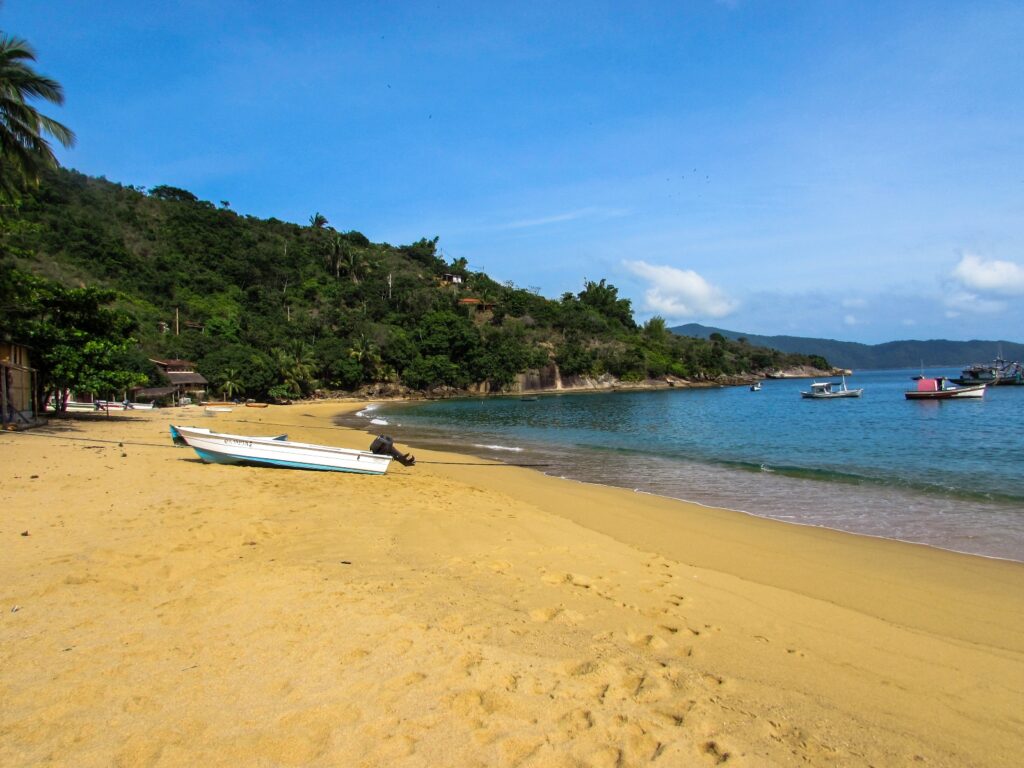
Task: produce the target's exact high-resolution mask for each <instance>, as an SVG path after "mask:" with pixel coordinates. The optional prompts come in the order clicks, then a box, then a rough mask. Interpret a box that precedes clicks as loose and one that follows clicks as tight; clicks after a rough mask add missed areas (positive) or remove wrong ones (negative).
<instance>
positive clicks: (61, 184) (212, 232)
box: [0, 170, 827, 397]
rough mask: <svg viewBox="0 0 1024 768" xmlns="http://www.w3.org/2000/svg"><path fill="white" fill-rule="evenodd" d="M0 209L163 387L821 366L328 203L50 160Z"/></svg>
mask: <svg viewBox="0 0 1024 768" xmlns="http://www.w3.org/2000/svg"><path fill="white" fill-rule="evenodd" d="M3 217H4V230H3V233H2V236H0V246H2V249H3V254H2V255H3V258H5V259H6V261H5V264H4V266H3V269H4V270H6V271H8V272H9V273H12V274H13V270H14V269H15V268H16V269H17V270H19V274H20V273H21V272H31V273H33V274H35V275H37V276H40V277H42V278H45V279H47V280H50V281H54V282H55V283H56V284H58V285H61V286H91V287H95V288H96V289H97V290H103V291H106V290H110V291H115V292H116V295H117V296H118V300H117V302H116V305H115V308H116V309H117V310H119V311H120V312H123V313H124V314H125V315H126V316H127V317H129V318H131V326H130V327H129V326H124V327H123V328H122V327H120V326H118V327H119V332H121V333H123V334H124V338H126V339H127V338H129V334H131V338H133V339H135V341H134V342H133V344H132V347H133V350H134V352H133V354H131V355H129V354H122V355H121V361H122V363H123V364H124V365H126V366H128V369H127V370H129V371H134V372H136V373H140V374H145V375H147V376H150V377H151V381H152V383H154V384H155V383H158V382H157V381H155V380H154V379H153V378H152V377H155V375H156V374H155V372H154V371H153V370H152V367H151V366H150V365H148V364H147V363H146V358H147V357H153V358H184V359H189V360H193V361H195V362H196V363H197V367H198V370H199V371H200V372H201V373H203V374H204V375H205V376H206V377H207V378H208V379H209V380H210V381H211V382H212V383H213V384H214V385H215V387H216V389H217V390H219V391H224V392H226V393H228V394H231V395H235V396H253V397H262V396H268V395H269V396H271V397H298V396H303V395H308V394H310V393H311V392H313V391H314V390H316V389H327V390H355V389H358V388H359V387H361V386H363V385H367V384H372V383H380V382H389V383H391V384H394V385H402V386H405V387H408V388H411V389H414V390H436V389H437V388H439V387H447V388H453V389H457V390H460V389H466V388H474V389H477V390H480V391H497V390H501V389H502V388H506V387H508V386H509V385H510V384H512V383H513V382H514V381H515V378H516V375H517V374H519V373H521V372H523V371H526V370H529V369H542V368H545V367H548V366H551V364H553V363H557V366H558V369H559V372H560V374H561V375H562V376H563V377H567V376H599V375H602V374H611V375H612V376H615V377H617V378H619V379H621V380H626V381H640V380H644V379H648V378H659V377H664V376H666V375H672V376H677V377H680V378H687V379H713V378H715V377H719V376H722V375H736V374H748V373H754V372H760V371H766V370H769V369H773V368H778V367H784V366H792V365H817V366H818V367H825V366H826V365H827V364H826V362H825V361H824V360H822V359H821V358H813V357H805V356H793V355H784V354H782V353H779V352H776V351H773V350H767V349H761V348H757V347H752V346H750V345H749V344H745V343H740V342H733V341H729V340H727V339H725V338H723V337H721V336H719V337H716V338H714V339H712V340H701V339H693V338H683V337H679V336H677V335H674V334H672V333H671V332H670V331H669V330H668V329H667V328H666V326H665V322H664V321H663V320H662V319H661V318H654V319H652V320H650V321H649V322H647V323H646V324H644V325H643V326H642V327H640V326H638V325H637V324H636V322H635V321H634V318H633V313H632V308H631V306H630V302H629V300H628V299H623V298H620V297H619V296H618V291H617V289H616V288H615V287H614V286H613V285H609V284H607V283H606V282H605V281H604V280H600V281H597V282H587V283H586V284H585V285H584V286H583V288H582V290H580V291H579V292H578V293H566V294H565V295H563V296H562V297H561V298H559V299H557V300H551V299H547V298H544V297H541V296H539V295H537V294H535V293H533V292H531V291H528V290H524V289H522V288H518V287H516V286H514V285H512V284H511V283H506V284H500V283H497V282H495V281H494V280H492V279H491V278H489V277H488V276H487V275H485V274H483V273H481V272H473V271H470V270H469V269H468V268H467V264H466V261H465V260H464V259H457V260H454V261H452V262H450V263H449V262H448V261H446V260H445V259H444V258H443V257H442V256H441V254H440V253H439V252H438V248H437V238H433V239H426V238H424V239H421V240H419V241H417V242H415V243H412V244H409V245H401V246H393V245H389V244H386V243H381V244H378V243H371V242H370V241H369V240H368V239H367V238H366V237H365V236H363V235H362V234H360V233H359V232H357V231H354V230H353V231H341V230H337V229H335V228H334V227H332V226H331V225H330V222H328V221H327V220H326V219H325V218H324V217H323V216H321V215H320V214H319V213H314V214H313V215H311V216H310V220H309V224H308V225H303V226H300V225H298V224H292V223H288V222H284V221H278V220H276V219H269V220H261V219H257V218H255V217H251V216H242V215H239V214H237V213H235V212H234V211H232V210H231V208H230V204H229V203H228V202H226V201H223V202H221V203H220V205H214V204H212V203H210V202H206V201H203V200H199V199H197V198H196V197H195V196H194V195H193V194H191V193H189V192H188V191H186V190H182V189H177V188H174V187H168V186H159V187H155V188H153V189H150V190H148V191H146V190H143V189H141V188H137V187H131V186H123V185H120V184H115V183H111V182H108V181H106V180H104V179H95V178H89V177H86V176H84V175H82V174H79V173H76V172H73V171H67V170H53V171H49V172H47V173H45V174H44V175H43V177H42V183H41V184H40V185H39V187H38V188H35V189H31V190H28V191H26V193H25V194H24V196H23V198H22V200H21V201H20V204H19V205H18V206H16V207H8V208H6V209H5V210H4V212H3ZM103 295H104V296H106V297H107V298H109V297H110V296H111V295H113V294H103ZM467 299H469V300H476V303H466V300H467ZM460 301H461V302H462V303H460ZM3 323H4V317H3V316H0V324H3Z"/></svg>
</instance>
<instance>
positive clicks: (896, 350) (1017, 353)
mask: <svg viewBox="0 0 1024 768" xmlns="http://www.w3.org/2000/svg"><path fill="white" fill-rule="evenodd" d="M671 330H672V331H673V332H674V333H679V334H683V335H685V336H696V337H698V338H703V339H707V338H710V337H711V335H712V334H716V333H717V334H718V335H720V336H723V337H725V338H729V339H740V338H743V339H746V340H747V341H748V342H749V343H750V344H753V345H755V346H758V347H770V348H772V349H779V350H782V351H783V352H792V353H795V354H811V353H814V354H819V355H824V356H825V357H827V358H828V359H829V362H831V363H832V364H833V365H838V366H840V367H841V368H853V369H856V370H862V369H875V370H884V369H888V368H918V367H920V366H921V365H922V364H923V365H925V366H951V367H960V366H965V365H968V364H970V363H977V362H987V361H989V360H992V359H994V358H996V357H998V356H1001V357H1005V358H1007V359H1008V360H1024V344H1019V343H1015V342H1012V341H980V340H974V341H947V340H945V339H931V340H928V341H915V340H903V341H887V342H886V343H884V344H859V343H857V342H853V341H836V340H834V339H813V338H807V337H803V336H756V335H754V334H743V333H738V332H736V331H727V330H724V329H722V328H712V327H709V326H706V325H699V324H697V323H689V324H687V325H680V326H677V327H675V328H672V329H671Z"/></svg>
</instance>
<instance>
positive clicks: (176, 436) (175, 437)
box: [170, 424, 288, 447]
mask: <svg viewBox="0 0 1024 768" xmlns="http://www.w3.org/2000/svg"><path fill="white" fill-rule="evenodd" d="M178 429H179V427H176V426H174V425H173V424H171V425H170V431H171V442H172V443H174V444H175V445H180V446H183V447H185V446H188V443H187V442H185V438H184V437H182V436H181V432H179V431H178ZM189 429H191V430H193V431H194V432H202V433H204V434H210V433H211V432H212V430H210V429H207V428H205V427H189ZM232 437H237V438H239V439H241V440H244V439H246V437H245V435H232ZM262 439H265V440H287V439H288V434H287V433H282V434H280V435H274V436H273V437H267V438H262Z"/></svg>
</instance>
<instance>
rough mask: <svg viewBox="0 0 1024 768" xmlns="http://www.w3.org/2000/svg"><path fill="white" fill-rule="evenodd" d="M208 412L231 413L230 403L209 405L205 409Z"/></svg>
mask: <svg viewBox="0 0 1024 768" xmlns="http://www.w3.org/2000/svg"><path fill="white" fill-rule="evenodd" d="M204 410H205V411H206V412H207V413H231V406H230V405H208V406H206V408H205V409H204Z"/></svg>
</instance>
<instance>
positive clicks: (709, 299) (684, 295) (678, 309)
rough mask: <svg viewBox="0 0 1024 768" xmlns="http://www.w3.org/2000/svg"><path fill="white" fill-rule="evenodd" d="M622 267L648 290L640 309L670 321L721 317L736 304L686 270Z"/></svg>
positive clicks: (637, 265)
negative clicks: (638, 279)
mask: <svg viewBox="0 0 1024 768" xmlns="http://www.w3.org/2000/svg"><path fill="white" fill-rule="evenodd" d="M623 265H624V266H625V267H626V269H628V270H629V271H630V272H632V273H633V274H634V275H637V276H638V277H641V278H643V279H644V280H646V281H647V282H648V283H649V284H650V286H649V287H648V288H647V290H646V291H645V292H644V302H645V306H644V309H645V310H647V311H650V312H656V313H657V314H659V315H662V316H664V317H665V318H667V319H671V320H682V319H691V318H701V317H725V316H726V315H728V314H730V313H731V312H732V311H733V310H735V309H736V307H737V306H738V303H737V302H736V301H734V300H733V299H730V298H729V297H728V296H726V295H725V293H723V292H722V291H721V290H720V289H718V288H716V287H715V286H713V285H711V283H709V282H708V281H707V280H705V279H704V278H703V277H701V276H700V275H698V274H697V273H696V272H694V271H692V270H689V269H676V268H675V267H667V266H659V265H657V264H648V263H647V262H646V261H624V262H623Z"/></svg>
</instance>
